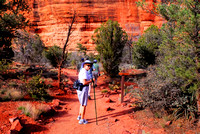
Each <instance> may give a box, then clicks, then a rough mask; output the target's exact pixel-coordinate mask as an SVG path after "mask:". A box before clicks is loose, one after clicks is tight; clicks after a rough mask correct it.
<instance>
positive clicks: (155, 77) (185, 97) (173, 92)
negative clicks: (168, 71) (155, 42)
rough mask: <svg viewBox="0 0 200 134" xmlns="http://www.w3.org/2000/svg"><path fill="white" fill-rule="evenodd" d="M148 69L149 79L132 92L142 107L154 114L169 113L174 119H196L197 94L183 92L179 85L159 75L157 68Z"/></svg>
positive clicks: (140, 82) (141, 82)
mask: <svg viewBox="0 0 200 134" xmlns="http://www.w3.org/2000/svg"><path fill="white" fill-rule="evenodd" d="M148 69H149V71H148V72H149V73H148V75H147V77H146V78H145V79H143V80H140V81H139V82H138V84H139V87H140V88H137V89H134V90H131V93H132V96H133V97H134V98H136V99H137V100H138V103H139V104H140V106H141V107H143V108H145V107H149V108H150V109H151V110H152V111H153V112H165V111H167V113H168V114H173V115H174V119H177V118H179V117H181V116H185V117H187V118H189V117H190V116H191V117H193V118H194V117H196V113H197V107H196V101H195V94H194V93H188V92H183V91H182V90H181V89H180V88H179V86H178V85H176V84H173V83H172V82H171V81H169V80H168V79H165V78H164V77H162V75H159V73H158V72H157V70H156V67H155V66H153V67H152V66H151V67H149V68H148Z"/></svg>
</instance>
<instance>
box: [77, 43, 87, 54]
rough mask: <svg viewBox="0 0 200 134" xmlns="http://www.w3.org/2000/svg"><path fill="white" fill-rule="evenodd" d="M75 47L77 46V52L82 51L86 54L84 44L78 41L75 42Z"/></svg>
mask: <svg viewBox="0 0 200 134" xmlns="http://www.w3.org/2000/svg"><path fill="white" fill-rule="evenodd" d="M77 48H78V51H79V53H83V54H84V55H86V52H87V48H86V47H85V46H83V45H82V44H80V43H77Z"/></svg>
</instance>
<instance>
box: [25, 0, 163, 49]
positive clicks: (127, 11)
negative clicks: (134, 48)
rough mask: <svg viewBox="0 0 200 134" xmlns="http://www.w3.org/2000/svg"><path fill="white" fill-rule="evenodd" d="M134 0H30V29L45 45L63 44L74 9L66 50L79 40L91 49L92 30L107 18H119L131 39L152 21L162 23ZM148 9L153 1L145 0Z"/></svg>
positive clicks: (116, 19)
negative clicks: (75, 14)
mask: <svg viewBox="0 0 200 134" xmlns="http://www.w3.org/2000/svg"><path fill="white" fill-rule="evenodd" d="M136 1H137V0H31V1H30V6H31V7H32V11H31V13H30V14H29V15H28V18H29V19H30V22H31V23H32V24H33V28H32V32H35V33H38V34H39V35H40V36H41V39H42V40H43V42H44V43H45V45H46V46H53V45H59V46H60V47H63V45H64V44H65V40H66V36H67V30H68V24H69V21H70V18H71V16H72V13H73V10H76V12H77V15H78V18H77V21H76V24H75V25H74V30H73V33H72V35H71V38H70V42H69V46H68V49H69V51H74V50H76V49H77V48H76V46H77V43H81V44H83V45H84V46H86V47H87V48H88V50H89V51H94V48H95V44H94V43H93V42H92V40H91V36H92V35H93V32H94V30H95V29H96V28H97V27H99V26H100V25H101V24H102V23H103V22H106V21H107V20H108V19H111V20H114V21H118V23H119V24H120V26H121V27H122V28H123V29H124V30H126V32H127V33H128V35H129V38H130V39H133V40H137V38H138V37H139V36H140V35H141V34H142V33H143V31H144V30H145V29H147V28H148V27H149V26H150V25H151V24H155V25H157V26H159V27H160V26H161V25H162V23H163V20H162V19H161V18H159V17H157V16H154V15H152V14H150V13H147V12H145V11H143V10H142V9H141V8H138V7H137V6H136V3H135V2H136ZM148 2H149V3H150V8H152V7H153V4H152V2H153V0H148Z"/></svg>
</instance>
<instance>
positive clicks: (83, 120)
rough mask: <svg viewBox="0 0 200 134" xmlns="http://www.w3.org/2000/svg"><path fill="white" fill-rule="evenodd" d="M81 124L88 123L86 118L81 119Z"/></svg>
mask: <svg viewBox="0 0 200 134" xmlns="http://www.w3.org/2000/svg"><path fill="white" fill-rule="evenodd" d="M78 123H79V124H88V121H86V120H85V119H80V120H79V122H78Z"/></svg>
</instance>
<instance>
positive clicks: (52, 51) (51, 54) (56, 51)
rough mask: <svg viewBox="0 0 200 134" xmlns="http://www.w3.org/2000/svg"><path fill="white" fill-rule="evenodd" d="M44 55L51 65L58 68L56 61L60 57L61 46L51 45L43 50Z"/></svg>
mask: <svg viewBox="0 0 200 134" xmlns="http://www.w3.org/2000/svg"><path fill="white" fill-rule="evenodd" d="M45 57H46V58H47V59H48V60H49V62H50V63H51V65H52V66H53V67H55V68H58V61H60V60H61V59H62V48H60V47H59V46H55V45H54V46H52V47H50V48H49V49H48V50H46V51H45Z"/></svg>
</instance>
